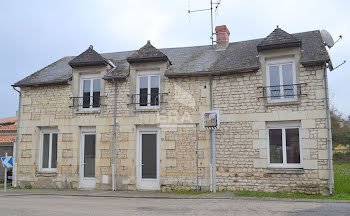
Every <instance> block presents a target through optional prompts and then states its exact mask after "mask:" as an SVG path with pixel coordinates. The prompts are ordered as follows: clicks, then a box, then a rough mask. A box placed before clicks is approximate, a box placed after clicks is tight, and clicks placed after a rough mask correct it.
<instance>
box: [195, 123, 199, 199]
mask: <svg viewBox="0 0 350 216" xmlns="http://www.w3.org/2000/svg"><path fill="white" fill-rule="evenodd" d="M198 126H199V124H198V123H196V165H197V186H196V190H197V192H198V191H199V183H198V153H199V152H198Z"/></svg>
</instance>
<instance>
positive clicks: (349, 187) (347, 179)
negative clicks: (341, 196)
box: [333, 164, 350, 194]
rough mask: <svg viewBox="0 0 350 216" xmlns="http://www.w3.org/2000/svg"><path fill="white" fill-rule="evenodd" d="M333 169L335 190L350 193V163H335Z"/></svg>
mask: <svg viewBox="0 0 350 216" xmlns="http://www.w3.org/2000/svg"><path fill="white" fill-rule="evenodd" d="M333 170H334V189H335V191H336V192H337V193H348V194H350V164H341V165H334V167H333Z"/></svg>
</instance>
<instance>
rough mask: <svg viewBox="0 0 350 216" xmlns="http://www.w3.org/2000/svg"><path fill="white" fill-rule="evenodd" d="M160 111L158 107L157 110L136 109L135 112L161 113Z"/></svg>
mask: <svg viewBox="0 0 350 216" xmlns="http://www.w3.org/2000/svg"><path fill="white" fill-rule="evenodd" d="M159 111H160V108H159V107H156V108H147V109H141V108H139V109H138V108H136V109H135V110H134V112H159Z"/></svg>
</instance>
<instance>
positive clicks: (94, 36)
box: [0, 0, 350, 118]
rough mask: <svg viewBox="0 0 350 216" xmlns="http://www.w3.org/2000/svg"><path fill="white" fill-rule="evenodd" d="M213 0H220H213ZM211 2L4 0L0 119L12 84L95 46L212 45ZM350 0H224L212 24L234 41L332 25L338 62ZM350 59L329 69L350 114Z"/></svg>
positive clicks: (340, 104) (12, 102) (347, 45)
mask: <svg viewBox="0 0 350 216" xmlns="http://www.w3.org/2000/svg"><path fill="white" fill-rule="evenodd" d="M214 1H215V0H214ZM209 2H210V1H209V0H176V1H175V0H128V1H125V0H114V1H101V0H100V1H97V0H96V1H87V0H82V1H64V0H60V1H5V0H2V1H1V3H0V11H1V13H0V24H1V28H0V35H1V40H0V44H1V46H0V47H1V49H2V50H1V53H0V57H1V58H0V74H1V78H0V90H1V91H0V92H1V106H0V107H1V108H0V118H5V117H8V116H13V115H15V113H16V110H17V108H18V93H16V92H15V91H14V90H13V89H12V87H11V84H13V83H15V82H16V81H18V80H20V79H23V78H24V77H26V76H28V75H30V74H32V73H34V72H35V71H37V70H39V69H41V68H43V67H45V66H46V65H48V64H50V63H52V62H54V61H56V60H58V59H60V58H62V57H64V56H72V55H78V54H80V53H81V52H83V51H84V50H85V49H87V48H88V46H89V45H90V44H92V45H94V49H95V50H97V51H98V52H100V53H104V52H116V51H125V50H135V49H138V48H140V47H141V46H143V45H144V44H145V43H146V41H147V40H148V39H150V40H151V42H152V44H153V45H154V46H156V47H157V48H166V47H179V46H194V45H205V44H209V43H210V39H209V37H210V16H209V12H198V13H194V14H191V15H188V13H187V10H188V9H189V8H190V9H203V8H208V7H209ZM349 11H350V2H348V1H345V0H344V1H335V0H333V1H322V0H308V1H305V0H291V1H287V0H285V1H276V0H264V1H261V0H256V1H250V0H222V4H221V6H220V8H219V10H218V13H217V15H215V17H214V24H215V25H222V24H226V25H227V26H228V28H229V30H230V32H231V36H230V41H231V42H233V41H242V40H249V39H256V38H263V37H266V36H267V35H268V34H269V33H271V32H272V31H273V30H274V28H275V27H276V25H279V26H280V27H281V28H282V29H284V30H285V31H287V32H289V33H296V32H303V31H311V30H316V29H327V30H328V31H329V32H330V33H331V34H332V36H333V38H334V39H335V40H336V39H337V38H338V36H339V35H340V34H342V35H343V36H344V39H343V40H341V41H340V42H339V43H338V44H336V45H335V47H333V48H332V49H331V50H330V55H331V58H332V61H333V64H334V65H335V66H336V65H338V64H339V63H341V62H342V61H343V60H344V59H346V60H348V61H350V52H349V51H348V50H350V28H349V21H350V14H349ZM349 71H350V62H348V63H346V64H345V65H343V66H342V67H340V68H339V69H337V70H335V71H333V72H331V73H329V87H330V96H331V102H332V104H334V105H335V106H336V107H337V108H338V109H339V110H340V111H341V112H343V113H345V114H347V115H350V100H349V96H348V95H349V93H350V82H349V81H350V72H349Z"/></svg>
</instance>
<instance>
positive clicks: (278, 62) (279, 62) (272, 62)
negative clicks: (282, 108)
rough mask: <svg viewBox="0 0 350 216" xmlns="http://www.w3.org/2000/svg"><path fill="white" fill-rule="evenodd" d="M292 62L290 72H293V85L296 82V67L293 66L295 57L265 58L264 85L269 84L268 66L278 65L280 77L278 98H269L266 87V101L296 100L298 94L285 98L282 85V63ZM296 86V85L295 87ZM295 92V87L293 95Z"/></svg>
mask: <svg viewBox="0 0 350 216" xmlns="http://www.w3.org/2000/svg"><path fill="white" fill-rule="evenodd" d="M285 64H292V72H293V85H295V84H297V81H296V68H295V59H294V58H292V57H288V58H278V59H270V60H266V86H271V84H270V66H278V67H279V78H280V86H281V87H280V95H282V96H280V98H271V97H270V96H271V92H270V88H269V87H268V88H266V93H267V94H266V95H267V102H268V103H281V102H293V101H297V100H298V96H294V97H288V98H285V97H284V96H283V95H284V89H283V87H282V85H283V74H282V65H285ZM296 88H297V87H296ZM296 94H297V89H294V95H296Z"/></svg>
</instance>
